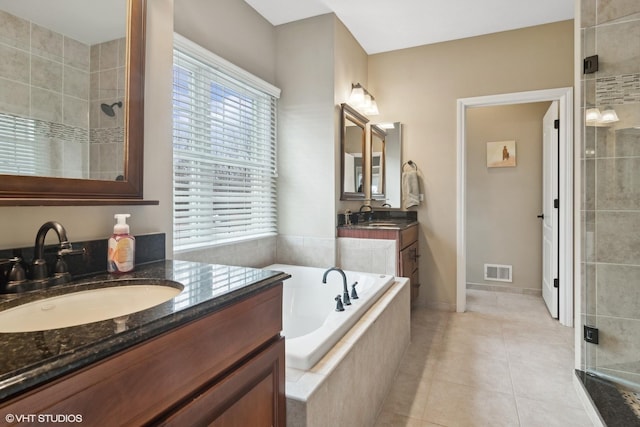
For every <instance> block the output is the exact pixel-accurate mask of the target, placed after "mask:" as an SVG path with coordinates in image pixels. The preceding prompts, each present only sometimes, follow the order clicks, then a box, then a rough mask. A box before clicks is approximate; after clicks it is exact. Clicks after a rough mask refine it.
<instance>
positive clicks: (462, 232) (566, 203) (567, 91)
mask: <svg viewBox="0 0 640 427" xmlns="http://www.w3.org/2000/svg"><path fill="white" fill-rule="evenodd" d="M544 101H557V105H558V115H559V118H560V119H559V120H560V130H559V152H558V161H559V164H560V170H561V173H560V174H559V176H558V203H559V204H560V206H563V207H565V208H564V209H560V210H559V213H558V225H559V228H560V230H561V232H560V234H559V238H558V240H559V244H558V248H559V255H558V262H559V264H560V265H561V266H563V268H561V269H560V272H559V276H558V281H559V292H558V303H559V308H560V310H559V311H560V316H559V321H560V323H561V324H562V325H565V326H573V225H572V224H573V113H572V112H573V89H572V88H558V89H547V90H540V91H531V92H518V93H511V94H501V95H490V96H482V97H474V98H463V99H458V114H457V119H458V122H457V125H458V138H457V179H458V182H457V212H456V215H457V221H456V222H457V253H458V257H457V285H456V289H457V299H456V310H457V311H458V312H463V311H465V309H466V284H467V277H466V267H467V235H466V226H467V225H466V224H467V218H466V203H467V202H466V197H467V188H466V179H467V177H466V163H467V159H466V151H467V146H466V137H467V135H466V114H467V109H468V108H474V107H485V106H500V105H509V104H524V103H533V102H544Z"/></svg>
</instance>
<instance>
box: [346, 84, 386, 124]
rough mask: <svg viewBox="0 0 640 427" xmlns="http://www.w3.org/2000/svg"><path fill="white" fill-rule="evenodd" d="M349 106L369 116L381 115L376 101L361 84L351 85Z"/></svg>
mask: <svg viewBox="0 0 640 427" xmlns="http://www.w3.org/2000/svg"><path fill="white" fill-rule="evenodd" d="M349 105H351V106H352V107H354V108H355V109H357V110H359V111H360V112H362V113H364V114H365V115H367V116H375V115H378V114H380V112H379V111H378V104H377V103H376V99H375V98H374V97H373V95H371V94H370V93H369V91H367V89H365V88H364V87H363V86H362V85H361V84H360V83H356V84H353V83H352V84H351V95H349Z"/></svg>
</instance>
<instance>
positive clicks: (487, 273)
mask: <svg viewBox="0 0 640 427" xmlns="http://www.w3.org/2000/svg"><path fill="white" fill-rule="evenodd" d="M512 269H513V266H511V265H500V264H485V265H484V280H495V281H498V282H513V279H512Z"/></svg>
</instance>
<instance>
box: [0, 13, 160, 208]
mask: <svg viewBox="0 0 640 427" xmlns="http://www.w3.org/2000/svg"><path fill="white" fill-rule="evenodd" d="M31 2H35V3H31ZM18 3H19V4H23V5H26V4H30V6H29V7H31V11H32V12H34V14H35V13H36V12H38V11H39V9H42V8H44V7H47V6H53V9H52V10H51V11H49V12H47V13H48V14H54V13H55V14H56V15H57V16H58V17H64V18H73V20H75V21H83V22H84V24H85V25H84V27H85V28H91V29H92V30H98V29H99V28H98V27H99V25H98V24H97V23H98V22H102V21H107V14H111V12H113V9H118V13H119V15H118V14H116V16H117V18H116V19H121V22H119V24H118V25H120V26H121V27H122V30H121V31H122V33H123V35H124V36H121V35H118V36H115V37H116V38H112V39H111V40H109V41H104V40H105V39H98V40H97V41H94V42H84V41H80V40H79V37H74V36H71V35H70V34H69V33H70V32H71V31H72V28H71V23H70V22H68V21H67V22H66V23H65V25H64V27H63V29H62V30H56V29H53V28H49V27H47V26H45V23H44V22H43V21H44V20H46V14H45V15H43V14H42V13H40V14H39V15H38V16H35V15H34V16H35V17H33V18H31V17H30V16H29V15H25V16H20V15H18V13H20V14H22V12H15V11H13V10H12V9H11V7H12V4H18ZM82 3H86V6H87V10H88V11H90V13H91V17H92V18H95V20H94V21H90V22H95V23H96V24H91V23H87V22H86V20H87V19H88V17H86V16H82V15H81V11H80V10H78V7H77V4H76V3H70V2H67V1H66V0H47V1H46V2H44V1H41V0H23V1H20V2H15V1H13V2H12V1H11V0H0V19H2V20H4V21H5V22H3V23H2V26H4V27H5V28H8V27H9V25H11V28H12V29H15V28H18V29H19V30H21V31H22V32H23V33H24V34H23V35H24V40H20V39H19V38H20V37H22V36H20V35H19V34H20V31H18V32H17V33H16V34H18V36H16V39H15V40H13V41H11V43H10V46H9V48H10V49H14V50H12V52H14V51H15V52H14V53H15V56H16V57H19V58H21V60H22V61H23V62H25V63H26V64H27V66H29V69H30V70H31V75H30V81H28V82H27V83H26V84H21V85H20V84H18V83H20V82H17V83H16V84H15V85H13V86H10V87H9V86H7V85H8V84H9V83H8V82H9V81H10V79H7V78H3V76H0V84H5V86H4V87H3V89H7V91H5V93H8V91H12V93H16V94H19V93H20V91H21V90H22V89H24V86H26V87H27V89H26V90H27V91H28V93H31V95H29V96H27V97H26V98H25V99H24V104H25V105H26V106H25V105H19V104H18V103H17V102H16V103H13V104H12V102H13V100H7V99H0V156H1V157H4V158H5V159H9V158H11V159H17V160H15V161H12V162H13V163H14V165H8V163H9V162H8V161H6V160H5V163H6V164H5V166H6V168H2V167H1V166H2V165H1V164H0V206H18V205H91V204H137V203H140V204H142V203H144V204H155V203H157V202H146V203H145V202H144V201H143V200H142V198H143V182H142V178H143V138H144V63H145V59H144V58H145V15H146V0H117V1H113V2H112V1H108V2H104V1H101V2H98V1H97V0H87V1H86V2H82ZM70 5H76V6H75V9H72V10H68V9H67V10H65V6H69V7H71V6H70ZM83 6H84V5H83ZM102 8H107V9H104V12H102V10H103V9H102ZM24 13H25V14H28V12H24ZM14 33H15V32H14ZM37 36H41V37H40V38H38V37H37ZM96 37H97V36H96ZM4 40H5V41H6V38H5V39H4ZM25 40H28V41H25ZM34 40H35V41H36V42H37V43H40V45H39V46H36V48H37V49H39V50H37V54H35V55H34V54H33V53H32V52H33V51H34V46H33V43H34ZM38 40H40V41H38ZM21 43H22V45H24V44H25V43H27V44H30V45H28V47H29V49H26V46H25V47H23V46H22V45H21ZM58 46H59V49H60V51H61V52H71V51H74V52H81V54H82V56H74V57H66V55H67V53H64V54H62V55H58V54H56V53H55V49H57V48H58ZM95 46H99V48H95ZM113 50H116V51H118V52H120V53H119V54H118V59H115V60H113V61H116V62H117V64H116V63H113V64H110V65H105V64H106V63H107V62H108V61H107V60H106V59H105V58H106V53H105V52H107V51H113ZM79 58H80V59H79ZM118 61H119V62H118ZM38 64H41V65H42V64H44V65H46V66H45V67H41V68H42V70H46V73H44V72H43V75H42V76H38V75H35V74H34V72H33V70H34V69H35V68H37V67H36V65H38ZM97 64H100V65H97ZM97 68H100V69H99V70H98V71H99V72H95V71H96V69H97ZM107 68H108V69H107ZM14 73H16V74H17V71H14ZM45 74H46V75H45ZM58 74H62V76H58ZM45 77H46V79H45ZM58 77H60V78H59V79H58ZM38 79H40V83H38ZM34 80H35V81H36V83H34ZM57 80H59V81H60V83H57ZM114 80H115V82H113V81H114ZM96 82H98V83H96ZM108 82H111V83H108ZM12 83H13V82H12ZM34 84H35V85H38V84H39V86H34ZM108 84H111V85H112V86H110V87H108ZM85 85H87V86H85ZM3 91H4V90H3ZM56 91H57V92H56ZM34 93H40V94H43V95H42V96H41V97H40V98H38V97H37V96H35V95H34ZM78 93H82V96H80V95H78ZM85 96H86V98H85ZM5 98H6V97H5ZM16 99H17V98H16ZM52 100H53V101H54V102H49V103H48V101H52ZM45 101H47V102H45ZM50 104H51V105H52V106H53V111H50V110H48V108H49V105H50ZM45 106H46V107H47V108H45ZM72 107H77V108H72ZM58 110H60V111H58ZM74 110H75V112H78V117H79V118H78V117H71V116H70V112H71V111H74ZM100 120H102V121H104V122H108V121H109V120H112V122H113V123H116V124H112V125H110V126H106V127H101V126H97V125H95V123H94V122H97V121H100ZM116 120H117V122H116ZM78 122H82V123H80V124H78ZM21 127H22V128H21ZM25 127H26V130H24V129H23V128H25ZM8 128H13V129H14V130H12V131H11V132H7V131H6V130H7V129H8ZM15 129H22V130H21V131H20V132H18V131H16V130H15ZM12 132H13V133H12ZM16 135H17V136H16ZM24 135H27V137H24ZM114 135H116V136H114ZM111 137H114V138H115V141H116V142H117V144H116V143H113V144H112V145H111V146H108V147H107V146H103V147H102V148H104V149H103V150H102V151H101V152H100V154H96V153H94V152H92V151H90V150H93V149H94V147H96V146H98V145H100V143H112V142H113V140H110V139H109V140H108V139H107V138H111ZM16 141H17V142H16ZM25 141H27V142H28V143H29V144H30V145H29V144H27V143H26V142H25ZM70 142H73V143H74V144H75V145H74V146H73V148H69V145H70ZM11 144H13V147H14V148H13V149H12V148H11ZM80 144H82V145H80ZM16 147H19V148H20V150H22V151H20V150H18V148H16ZM25 147H26V148H25ZM76 147H80V148H79V149H78V150H76ZM72 150H76V151H72ZM25 153H27V154H25ZM38 156H41V157H38ZM98 156H102V158H103V160H105V161H106V160H110V161H112V163H114V164H115V166H113V167H110V170H109V171H108V172H106V171H105V169H106V168H105V167H104V162H103V163H102V166H103V167H102V168H101V167H98V166H95V167H93V165H92V164H91V162H93V161H94V158H96V157H98ZM25 157H26V158H27V160H28V161H27V162H26V165H27V166H23V167H22V169H16V170H15V171H14V172H10V171H11V170H12V169H10V168H11V167H15V164H17V163H19V162H22V161H23V160H24V159H25ZM30 159H33V160H30ZM61 159H62V160H61ZM72 160H75V161H76V163H82V164H83V166H82V167H80V168H74V167H72ZM29 162H31V163H29ZM65 162H66V163H65ZM23 163H24V162H23ZM52 164H54V165H55V166H51V165H52ZM7 165H8V166H7ZM92 167H93V172H96V169H99V172H100V173H93V174H92V170H91V168H92Z"/></svg>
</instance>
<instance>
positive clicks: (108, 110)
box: [100, 101, 122, 117]
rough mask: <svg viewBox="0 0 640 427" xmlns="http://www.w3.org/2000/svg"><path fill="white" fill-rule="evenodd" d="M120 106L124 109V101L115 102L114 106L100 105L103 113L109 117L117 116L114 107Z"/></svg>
mask: <svg viewBox="0 0 640 427" xmlns="http://www.w3.org/2000/svg"><path fill="white" fill-rule="evenodd" d="M115 106H118V107H120V108H122V101H118V102H114V103H113V104H111V105H109V104H100V108H102V111H103V112H104V113H105V114H106V115H107V116H109V117H113V116H115V115H116V112H115V111H114V110H113V107H115Z"/></svg>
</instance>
